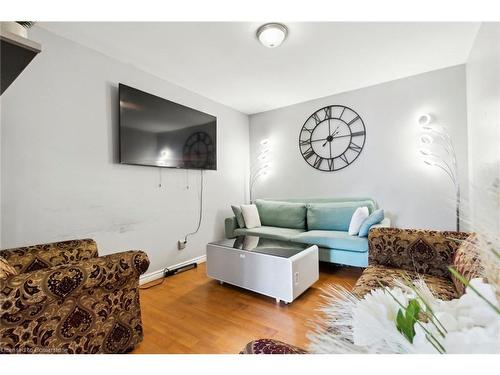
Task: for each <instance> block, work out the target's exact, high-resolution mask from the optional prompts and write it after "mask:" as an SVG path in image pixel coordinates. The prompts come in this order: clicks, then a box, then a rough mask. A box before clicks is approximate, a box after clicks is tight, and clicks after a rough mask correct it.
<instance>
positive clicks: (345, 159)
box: [339, 154, 349, 164]
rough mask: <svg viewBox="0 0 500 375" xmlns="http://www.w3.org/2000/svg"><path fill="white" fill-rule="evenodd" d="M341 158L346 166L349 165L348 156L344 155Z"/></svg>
mask: <svg viewBox="0 0 500 375" xmlns="http://www.w3.org/2000/svg"><path fill="white" fill-rule="evenodd" d="M339 158H340V159H341V160H342V161H343V162H344V163H346V164H349V160H347V156H345V154H342V155H340V156H339Z"/></svg>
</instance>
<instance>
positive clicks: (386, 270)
mask: <svg viewBox="0 0 500 375" xmlns="http://www.w3.org/2000/svg"><path fill="white" fill-rule="evenodd" d="M403 275H406V277H409V278H411V279H417V278H418V276H419V274H418V273H416V272H412V271H405V270H402V269H400V268H391V267H386V266H379V265H377V266H368V268H366V269H365V270H364V271H363V274H362V275H361V277H360V278H359V279H358V281H357V282H356V285H354V289H353V290H352V292H353V293H354V294H355V295H357V296H358V297H360V298H362V297H363V296H364V295H365V294H367V293H369V292H370V291H371V290H373V289H377V288H380V285H379V282H380V283H381V284H382V285H384V286H387V287H389V288H391V287H394V286H395V284H394V280H395V279H398V278H399V279H401V277H402V276H403ZM420 276H421V277H422V279H423V280H424V281H425V283H426V284H427V286H428V287H429V289H430V290H431V292H432V293H433V294H434V295H435V296H436V297H437V298H440V299H442V300H446V301H449V300H452V299H454V298H458V293H457V291H456V289H455V286H454V285H453V282H452V281H451V280H450V279H447V278H444V277H439V276H432V275H427V274H420Z"/></svg>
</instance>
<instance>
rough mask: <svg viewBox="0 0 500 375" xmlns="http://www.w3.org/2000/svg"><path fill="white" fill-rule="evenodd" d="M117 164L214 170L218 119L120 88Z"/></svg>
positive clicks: (132, 89)
mask: <svg viewBox="0 0 500 375" xmlns="http://www.w3.org/2000/svg"><path fill="white" fill-rule="evenodd" d="M119 97H120V120H119V122H120V163H123V164H134V165H147V166H155V167H165V168H188V169H217V147H216V146H217V145H216V142H217V118H216V117H214V116H212V115H209V114H207V113H204V112H200V111H197V110H196V109H193V108H189V107H186V106H184V105H181V104H178V103H174V102H172V101H170V100H166V99H163V98H160V97H158V96H155V95H151V94H148V93H146V92H143V91H140V90H137V89H134V88H133V87H130V86H127V85H124V84H121V83H120V85H119Z"/></svg>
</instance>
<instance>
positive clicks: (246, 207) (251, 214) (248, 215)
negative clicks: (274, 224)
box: [241, 204, 359, 230]
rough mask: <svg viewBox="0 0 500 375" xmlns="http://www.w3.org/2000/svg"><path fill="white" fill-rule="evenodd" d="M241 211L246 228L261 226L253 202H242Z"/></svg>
mask: <svg viewBox="0 0 500 375" xmlns="http://www.w3.org/2000/svg"><path fill="white" fill-rule="evenodd" d="M241 213H242V214H243V219H245V225H246V227H247V228H248V229H252V228H258V227H260V226H261V223H260V217H259V211H257V206H256V205H255V204H242V205H241ZM358 230H359V228H358Z"/></svg>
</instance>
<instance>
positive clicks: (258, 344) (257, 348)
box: [240, 339, 307, 354]
mask: <svg viewBox="0 0 500 375" xmlns="http://www.w3.org/2000/svg"><path fill="white" fill-rule="evenodd" d="M306 353H307V352H306V351H305V350H304V349H301V348H298V347H296V346H293V345H290V344H287V343H285V342H282V341H278V340H273V339H258V340H254V341H250V342H249V343H248V344H247V345H246V346H245V348H244V349H243V350H242V351H241V352H240V354H306Z"/></svg>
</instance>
